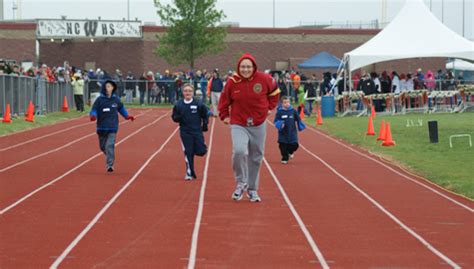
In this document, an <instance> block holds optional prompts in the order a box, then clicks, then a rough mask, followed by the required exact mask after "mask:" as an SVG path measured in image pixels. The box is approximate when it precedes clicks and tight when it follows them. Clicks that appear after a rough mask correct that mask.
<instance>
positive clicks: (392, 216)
mask: <svg viewBox="0 0 474 269" xmlns="http://www.w3.org/2000/svg"><path fill="white" fill-rule="evenodd" d="M300 147H301V148H302V149H303V150H304V151H306V152H307V153H308V154H309V155H311V156H313V157H314V158H315V159H317V160H319V161H320V162H321V163H322V164H324V166H326V167H327V168H328V169H329V170H331V171H332V172H333V173H334V174H335V175H337V176H338V177H339V178H341V179H342V180H343V181H345V182H346V183H347V184H349V185H350V186H351V187H352V188H354V189H355V190H356V191H357V192H359V193H360V194H362V196H364V197H365V198H366V199H367V200H369V201H370V202H371V203H372V204H373V205H375V206H376V207H377V208H378V209H379V210H380V211H382V212H383V213H385V214H386V215H387V216H388V217H389V218H390V219H392V220H393V221H394V222H395V223H397V224H398V225H399V226H400V227H402V228H403V229H404V230H405V231H407V232H408V233H409V234H411V235H412V236H413V237H414V238H415V239H416V240H418V241H419V242H420V243H421V244H423V245H424V246H425V247H426V248H428V249H429V250H430V251H431V252H433V253H434V254H435V255H436V256H438V257H439V258H441V259H442V260H443V261H444V262H446V263H447V264H449V265H450V266H451V267H452V268H456V269H458V268H461V266H459V265H458V264H456V263H455V262H454V261H452V260H451V259H450V258H448V257H447V256H446V255H444V254H443V253H442V252H441V251H439V250H437V249H436V248H435V247H433V246H432V245H431V244H430V243H428V241H426V240H425V239H424V238H423V237H421V236H420V235H418V234H417V233H416V232H415V231H413V230H412V229H410V228H409V227H408V226H407V225H405V224H404V223H403V222H402V221H401V220H399V219H398V218H397V217H395V216H394V215H393V214H392V213H390V211H388V210H387V209H385V208H384V207H383V206H382V205H381V204H379V203H378V202H377V201H376V200H375V199H373V198H372V197H371V196H370V195H368V194H367V193H365V192H364V191H363V190H362V189H360V188H359V187H357V185H356V184H354V183H353V182H352V181H350V180H349V179H347V178H346V177H345V176H343V175H342V174H341V173H339V172H338V171H337V170H336V169H334V168H333V167H332V166H331V165H329V164H328V163H327V162H325V161H324V160H323V159H321V158H320V157H319V156H317V155H316V154H314V153H312V152H311V151H309V150H308V149H307V148H306V147H305V146H303V144H300Z"/></svg>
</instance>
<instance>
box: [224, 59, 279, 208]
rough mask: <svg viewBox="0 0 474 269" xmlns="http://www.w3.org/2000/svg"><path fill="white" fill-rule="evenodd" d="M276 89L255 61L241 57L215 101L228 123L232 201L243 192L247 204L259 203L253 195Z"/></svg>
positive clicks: (274, 102) (274, 84)
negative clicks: (235, 182) (234, 180)
mask: <svg viewBox="0 0 474 269" xmlns="http://www.w3.org/2000/svg"><path fill="white" fill-rule="evenodd" d="M279 96H280V90H279V89H278V87H277V84H276V82H275V81H274V80H273V79H272V78H271V77H270V76H269V75H267V74H265V73H262V72H259V71H257V64H256V62H255V59H254V58H253V57H252V55H250V54H244V55H243V56H242V57H241V58H240V60H239V62H238V64H237V74H234V75H233V76H231V77H230V78H229V79H228V80H227V83H226V85H225V88H224V91H223V93H222V95H221V98H220V100H219V105H218V110H219V117H220V119H221V120H223V121H224V123H225V124H230V126H231V135H232V149H233V150H232V167H233V170H234V176H235V179H236V181H237V187H236V189H235V191H234V193H233V194H232V199H234V200H236V201H238V200H240V199H242V196H243V194H244V192H245V191H248V197H249V199H250V201H251V202H260V201H261V198H260V196H259V195H258V193H257V190H258V183H259V173H260V167H261V164H262V159H263V153H264V147H265V137H266V124H265V120H266V119H267V116H268V115H269V113H270V112H271V110H272V109H274V108H275V107H276V105H277V103H278V98H279Z"/></svg>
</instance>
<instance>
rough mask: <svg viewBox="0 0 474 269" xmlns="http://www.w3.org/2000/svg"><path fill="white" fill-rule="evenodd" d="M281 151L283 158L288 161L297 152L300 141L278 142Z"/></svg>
mask: <svg viewBox="0 0 474 269" xmlns="http://www.w3.org/2000/svg"><path fill="white" fill-rule="evenodd" d="M278 144H279V148H280V153H281V160H282V161H288V160H289V159H290V155H291V154H293V153H295V151H296V150H297V149H298V147H299V145H298V143H293V144H287V143H278Z"/></svg>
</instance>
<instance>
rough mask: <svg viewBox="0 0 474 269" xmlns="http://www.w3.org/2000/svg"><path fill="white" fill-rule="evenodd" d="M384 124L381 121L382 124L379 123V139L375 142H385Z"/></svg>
mask: <svg viewBox="0 0 474 269" xmlns="http://www.w3.org/2000/svg"><path fill="white" fill-rule="evenodd" d="M385 133H386V132H385V122H384V121H383V120H382V122H381V123H380V134H379V137H377V141H380V140H382V141H383V140H385Z"/></svg>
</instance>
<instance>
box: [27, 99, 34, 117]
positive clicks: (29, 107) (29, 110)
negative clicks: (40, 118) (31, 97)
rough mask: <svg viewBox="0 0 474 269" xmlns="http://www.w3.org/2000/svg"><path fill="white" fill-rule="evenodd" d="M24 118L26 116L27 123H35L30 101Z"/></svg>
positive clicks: (32, 106)
mask: <svg viewBox="0 0 474 269" xmlns="http://www.w3.org/2000/svg"><path fill="white" fill-rule="evenodd" d="M25 116H26V118H25V121H29V122H34V121H35V106H34V105H33V102H31V101H30V104H29V105H28V110H27V112H26V114H25Z"/></svg>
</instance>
